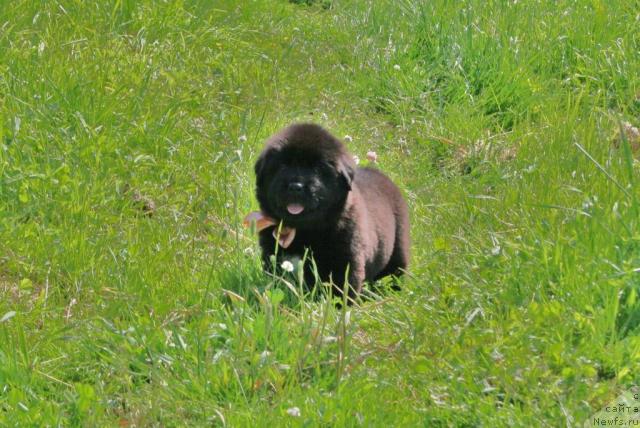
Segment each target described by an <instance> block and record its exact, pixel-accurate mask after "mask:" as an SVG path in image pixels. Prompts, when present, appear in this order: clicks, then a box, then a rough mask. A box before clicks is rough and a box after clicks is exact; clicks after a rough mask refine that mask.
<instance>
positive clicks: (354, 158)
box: [353, 156, 360, 165]
mask: <svg viewBox="0 0 640 428" xmlns="http://www.w3.org/2000/svg"><path fill="white" fill-rule="evenodd" d="M353 161H354V162H355V163H356V165H358V164H359V163H360V158H359V157H358V156H354V157H353Z"/></svg>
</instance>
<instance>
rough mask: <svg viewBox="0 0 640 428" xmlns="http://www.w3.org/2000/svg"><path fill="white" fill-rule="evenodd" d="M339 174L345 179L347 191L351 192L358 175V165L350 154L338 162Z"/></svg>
mask: <svg viewBox="0 0 640 428" xmlns="http://www.w3.org/2000/svg"><path fill="white" fill-rule="evenodd" d="M338 173H339V174H340V176H341V177H342V178H343V180H344V183H345V185H346V186H347V189H348V190H351V183H352V182H353V177H354V176H355V175H356V164H355V162H354V161H353V159H352V158H351V156H349V155H348V154H345V155H343V156H342V158H341V159H340V161H339V162H338Z"/></svg>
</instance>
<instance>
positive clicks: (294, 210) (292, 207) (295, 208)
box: [287, 204, 304, 215]
mask: <svg viewBox="0 0 640 428" xmlns="http://www.w3.org/2000/svg"><path fill="white" fill-rule="evenodd" d="M287 211H289V214H293V215H297V214H300V213H301V212H302V211H304V207H303V206H302V205H300V204H289V205H287Z"/></svg>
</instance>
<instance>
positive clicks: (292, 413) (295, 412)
mask: <svg viewBox="0 0 640 428" xmlns="http://www.w3.org/2000/svg"><path fill="white" fill-rule="evenodd" d="M287 414H288V415H289V416H293V417H296V418H299V417H300V409H299V408H298V407H290V408H288V409H287Z"/></svg>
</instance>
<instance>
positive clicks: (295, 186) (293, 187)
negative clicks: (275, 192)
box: [289, 181, 304, 193]
mask: <svg viewBox="0 0 640 428" xmlns="http://www.w3.org/2000/svg"><path fill="white" fill-rule="evenodd" d="M302 189H304V186H303V185H302V183H300V182H299V181H294V182H292V183H289V191H290V192H294V193H300V192H302Z"/></svg>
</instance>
